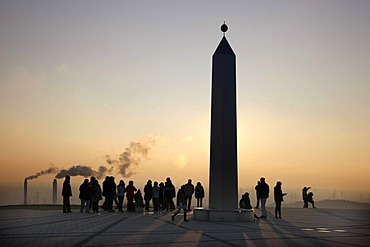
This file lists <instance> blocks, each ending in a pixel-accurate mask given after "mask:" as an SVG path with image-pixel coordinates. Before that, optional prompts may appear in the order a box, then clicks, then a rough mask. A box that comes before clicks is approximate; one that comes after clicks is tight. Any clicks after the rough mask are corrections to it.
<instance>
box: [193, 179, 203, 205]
mask: <svg viewBox="0 0 370 247" xmlns="http://www.w3.org/2000/svg"><path fill="white" fill-rule="evenodd" d="M195 198H197V207H203V203H202V202H203V198H204V188H203V186H202V184H201V183H200V182H198V183H197V186H195Z"/></svg>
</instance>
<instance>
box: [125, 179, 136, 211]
mask: <svg viewBox="0 0 370 247" xmlns="http://www.w3.org/2000/svg"><path fill="white" fill-rule="evenodd" d="M135 191H136V188H135V186H134V181H132V180H131V181H129V182H128V185H127V186H126V197H127V211H129V212H134V211H135V204H134V197H135Z"/></svg>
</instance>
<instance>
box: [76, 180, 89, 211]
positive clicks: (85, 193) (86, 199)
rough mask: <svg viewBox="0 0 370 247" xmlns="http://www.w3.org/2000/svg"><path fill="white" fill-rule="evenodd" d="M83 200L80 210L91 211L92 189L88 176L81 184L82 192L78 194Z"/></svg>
mask: <svg viewBox="0 0 370 247" xmlns="http://www.w3.org/2000/svg"><path fill="white" fill-rule="evenodd" d="M78 198H80V200H81V207H80V212H81V213H83V212H85V213H90V211H89V208H90V200H91V190H90V186H89V180H88V179H87V178H86V179H85V180H84V182H83V183H82V184H81V185H80V194H79V196H78Z"/></svg>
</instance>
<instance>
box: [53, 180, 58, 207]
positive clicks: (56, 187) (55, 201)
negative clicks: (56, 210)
mask: <svg viewBox="0 0 370 247" xmlns="http://www.w3.org/2000/svg"><path fill="white" fill-rule="evenodd" d="M57 192H58V184H57V180H56V179H54V180H53V204H57Z"/></svg>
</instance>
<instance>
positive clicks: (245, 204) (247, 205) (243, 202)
mask: <svg viewBox="0 0 370 247" xmlns="http://www.w3.org/2000/svg"><path fill="white" fill-rule="evenodd" d="M239 207H240V208H244V209H252V205H251V200H250V199H249V195H245V194H244V195H243V196H242V199H240V201H239Z"/></svg>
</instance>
